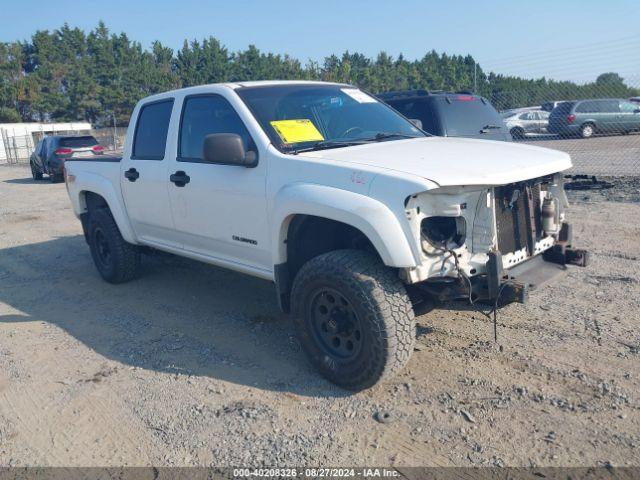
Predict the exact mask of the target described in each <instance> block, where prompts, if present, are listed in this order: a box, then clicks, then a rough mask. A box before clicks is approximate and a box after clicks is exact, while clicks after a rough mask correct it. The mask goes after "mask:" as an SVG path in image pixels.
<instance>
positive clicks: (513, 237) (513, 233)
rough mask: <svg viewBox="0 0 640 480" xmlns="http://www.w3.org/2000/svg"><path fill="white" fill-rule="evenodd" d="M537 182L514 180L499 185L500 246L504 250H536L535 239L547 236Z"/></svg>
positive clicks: (497, 224) (539, 187)
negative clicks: (545, 234)
mask: <svg viewBox="0 0 640 480" xmlns="http://www.w3.org/2000/svg"><path fill="white" fill-rule="evenodd" d="M541 188H543V186H541V184H540V183H535V184H532V185H531V184H510V185H505V186H502V187H497V188H496V189H495V202H496V203H495V215H496V233H497V240H498V250H499V251H500V253H502V254H507V253H511V252H516V251H518V250H522V249H523V248H527V254H528V255H529V256H530V255H532V253H533V250H534V245H535V242H537V241H538V240H540V239H541V238H542V237H543V231H542V212H541V200H540V191H541Z"/></svg>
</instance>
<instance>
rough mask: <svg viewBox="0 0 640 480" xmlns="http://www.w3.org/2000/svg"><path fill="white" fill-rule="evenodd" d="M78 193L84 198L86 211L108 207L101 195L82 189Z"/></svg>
mask: <svg viewBox="0 0 640 480" xmlns="http://www.w3.org/2000/svg"><path fill="white" fill-rule="evenodd" d="M80 195H81V196H82V197H83V198H84V204H85V207H86V211H87V212H91V211H92V210H98V209H100V208H106V209H107V210H108V209H109V204H108V203H107V201H106V200H105V199H104V197H103V196H101V195H98V194H97V193H94V192H87V191H84V192H82V193H80Z"/></svg>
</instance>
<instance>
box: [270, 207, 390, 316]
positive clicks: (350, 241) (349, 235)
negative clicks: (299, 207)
mask: <svg viewBox="0 0 640 480" xmlns="http://www.w3.org/2000/svg"><path fill="white" fill-rule="evenodd" d="M286 244H287V262H286V263H285V264H281V265H276V286H277V289H278V298H279V300H280V306H281V308H282V309H283V310H284V311H285V312H288V311H289V291H290V287H291V284H292V283H293V280H294V279H295V277H296V275H297V273H298V271H299V270H300V268H302V266H303V265H304V264H305V263H306V262H308V261H309V260H311V259H312V258H314V257H317V256H318V255H322V254H323V253H327V252H331V251H333V250H341V249H354V250H364V251H368V252H371V253H374V254H375V255H376V256H378V257H379V254H378V252H377V251H376V249H375V247H374V246H373V244H372V243H371V241H370V240H369V239H368V238H367V236H366V235H365V234H364V233H362V232H361V231H360V230H358V229H357V228H355V227H353V226H351V225H349V224H346V223H342V222H338V221H336V220H331V219H328V218H324V217H316V216H313V215H296V216H295V217H294V218H293V219H292V220H291V221H290V223H289V227H288V230H287V238H286Z"/></svg>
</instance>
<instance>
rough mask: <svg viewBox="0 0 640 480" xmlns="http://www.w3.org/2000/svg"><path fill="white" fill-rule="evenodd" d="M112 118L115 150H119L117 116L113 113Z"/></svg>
mask: <svg viewBox="0 0 640 480" xmlns="http://www.w3.org/2000/svg"><path fill="white" fill-rule="evenodd" d="M111 117H112V118H113V149H114V150H117V149H118V132H117V130H116V114H115V113H114V112H111Z"/></svg>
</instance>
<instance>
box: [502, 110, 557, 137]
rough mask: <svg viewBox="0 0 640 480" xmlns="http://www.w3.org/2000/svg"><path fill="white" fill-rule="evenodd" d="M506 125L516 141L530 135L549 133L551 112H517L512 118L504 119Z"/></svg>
mask: <svg viewBox="0 0 640 480" xmlns="http://www.w3.org/2000/svg"><path fill="white" fill-rule="evenodd" d="M504 123H505V124H506V126H507V128H508V129H509V132H510V133H511V136H512V137H513V139H514V140H517V139H521V138H524V137H526V136H529V135H540V134H543V133H547V127H548V126H549V112H545V111H544V110H529V111H526V112H515V113H513V114H511V115H510V116H506V117H504Z"/></svg>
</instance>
